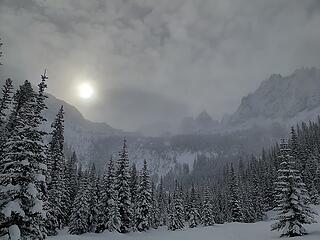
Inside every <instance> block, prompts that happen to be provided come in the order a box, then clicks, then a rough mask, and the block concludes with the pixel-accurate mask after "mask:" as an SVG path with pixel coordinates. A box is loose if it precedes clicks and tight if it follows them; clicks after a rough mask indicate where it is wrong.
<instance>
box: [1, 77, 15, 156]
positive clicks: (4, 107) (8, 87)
mask: <svg viewBox="0 0 320 240" xmlns="http://www.w3.org/2000/svg"><path fill="white" fill-rule="evenodd" d="M12 93H13V85H12V80H11V79H10V78H8V79H7V80H6V82H5V84H4V86H3V87H2V97H1V99H0V158H2V157H1V156H2V153H3V147H4V143H5V141H6V138H7V137H8V132H7V128H6V123H7V114H8V113H7V112H8V109H9V107H10V104H11V102H12ZM0 161H1V160H0Z"/></svg>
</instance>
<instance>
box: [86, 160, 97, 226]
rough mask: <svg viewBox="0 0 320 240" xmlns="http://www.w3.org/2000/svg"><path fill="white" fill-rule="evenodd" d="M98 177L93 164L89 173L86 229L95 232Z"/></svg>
mask: <svg viewBox="0 0 320 240" xmlns="http://www.w3.org/2000/svg"><path fill="white" fill-rule="evenodd" d="M98 182H99V181H98V179H97V174H96V168H95V165H94V164H93V165H92V167H91V169H90V173H89V184H88V188H89V189H88V190H89V209H90V214H89V220H88V227H89V229H88V231H89V232H95V231H96V228H97V218H98V214H99V209H98V201H99V189H98Z"/></svg>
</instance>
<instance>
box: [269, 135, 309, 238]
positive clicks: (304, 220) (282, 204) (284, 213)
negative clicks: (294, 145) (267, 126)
mask: <svg viewBox="0 0 320 240" xmlns="http://www.w3.org/2000/svg"><path fill="white" fill-rule="evenodd" d="M279 161H280V162H281V164H280V169H279V170H278V174H279V175H278V182H277V183H276V184H277V188H276V189H277V191H278V195H277V198H278V199H277V203H278V205H277V208H276V210H277V211H279V215H278V217H277V222H276V223H275V224H273V225H272V230H282V233H281V236H285V237H295V236H301V235H304V234H306V230H305V228H304V227H303V224H311V223H314V222H315V220H314V218H313V214H314V212H313V211H312V210H311V208H310V207H309V203H310V199H309V197H308V193H307V190H306V189H305V185H304V183H303V182H302V179H301V177H300V173H299V171H298V170H297V169H296V167H295V159H294V158H293V157H292V155H291V149H290V148H289V146H288V144H287V143H286V142H285V141H284V140H283V141H282V142H281V145H280V153H279Z"/></svg>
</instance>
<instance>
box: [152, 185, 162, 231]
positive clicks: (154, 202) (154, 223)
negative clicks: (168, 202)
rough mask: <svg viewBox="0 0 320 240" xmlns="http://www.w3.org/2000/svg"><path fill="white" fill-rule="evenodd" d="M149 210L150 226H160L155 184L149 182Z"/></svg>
mask: <svg viewBox="0 0 320 240" xmlns="http://www.w3.org/2000/svg"><path fill="white" fill-rule="evenodd" d="M151 203H152V204H151V210H150V217H149V219H150V220H149V222H150V227H152V228H154V229H157V228H158V227H159V226H160V212H159V203H158V196H157V191H156V186H155V183H154V182H151Z"/></svg>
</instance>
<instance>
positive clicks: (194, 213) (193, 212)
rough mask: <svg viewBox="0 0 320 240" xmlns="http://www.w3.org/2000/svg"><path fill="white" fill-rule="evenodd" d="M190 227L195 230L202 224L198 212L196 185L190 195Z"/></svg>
mask: <svg viewBox="0 0 320 240" xmlns="http://www.w3.org/2000/svg"><path fill="white" fill-rule="evenodd" d="M188 220H189V227H190V228H195V227H197V226H198V225H199V223H200V215H199V211H198V206H197V199H196V192H195V188H194V185H192V188H191V194H190V212H189V219H188Z"/></svg>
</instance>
